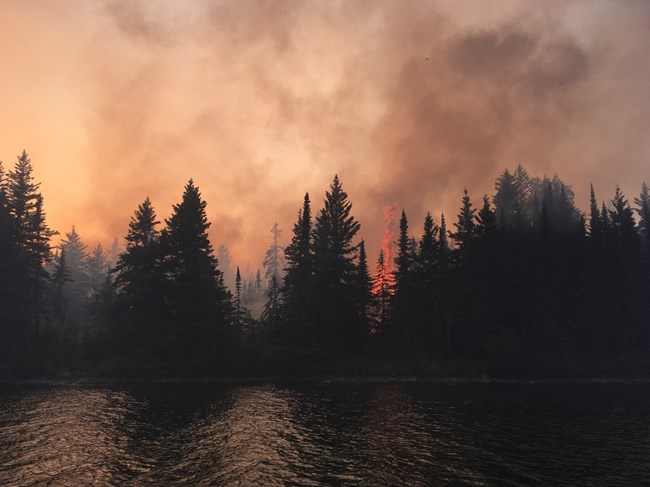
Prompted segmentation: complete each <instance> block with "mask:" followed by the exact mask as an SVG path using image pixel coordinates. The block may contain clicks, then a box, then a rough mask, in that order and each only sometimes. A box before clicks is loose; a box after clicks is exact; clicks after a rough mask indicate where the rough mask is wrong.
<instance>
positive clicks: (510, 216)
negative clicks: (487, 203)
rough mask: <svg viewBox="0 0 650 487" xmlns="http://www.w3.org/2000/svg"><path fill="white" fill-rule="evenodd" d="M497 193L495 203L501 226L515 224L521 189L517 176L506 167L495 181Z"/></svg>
mask: <svg viewBox="0 0 650 487" xmlns="http://www.w3.org/2000/svg"><path fill="white" fill-rule="evenodd" d="M495 188H496V194H495V195H494V205H495V207H496V213H497V215H498V220H499V225H500V226H501V227H504V228H505V227H506V226H511V225H514V224H515V222H516V218H515V213H516V212H517V211H518V209H519V208H520V205H519V191H518V189H517V184H516V182H515V177H514V176H513V175H512V174H511V173H510V171H508V170H507V169H505V170H504V171H503V173H501V175H500V176H499V177H498V178H497V180H496V183H495Z"/></svg>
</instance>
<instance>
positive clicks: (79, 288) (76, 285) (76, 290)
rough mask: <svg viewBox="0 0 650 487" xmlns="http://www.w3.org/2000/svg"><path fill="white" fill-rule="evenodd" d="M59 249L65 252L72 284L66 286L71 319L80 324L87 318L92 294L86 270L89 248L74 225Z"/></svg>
mask: <svg viewBox="0 0 650 487" xmlns="http://www.w3.org/2000/svg"><path fill="white" fill-rule="evenodd" d="M59 248H60V249H61V250H62V251H64V250H65V255H66V264H67V267H68V270H69V272H70V283H69V284H68V285H67V286H66V287H67V289H66V293H67V297H68V301H69V310H70V318H71V319H73V320H74V321H77V322H80V321H82V320H83V318H85V313H84V311H85V308H86V304H87V298H88V296H89V294H90V278H89V276H88V271H87V269H86V261H87V259H88V254H87V252H86V248H87V246H86V244H84V243H83V241H82V240H81V237H80V236H79V234H78V233H77V230H76V228H75V227H74V225H73V226H72V229H71V230H70V231H69V232H66V234H65V238H63V239H62V240H61V243H60V245H59ZM84 321H85V320H84Z"/></svg>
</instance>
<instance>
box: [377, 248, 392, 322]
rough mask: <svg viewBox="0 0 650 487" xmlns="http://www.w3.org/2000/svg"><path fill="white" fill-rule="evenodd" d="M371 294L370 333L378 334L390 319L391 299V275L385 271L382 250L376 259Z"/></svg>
mask: <svg viewBox="0 0 650 487" xmlns="http://www.w3.org/2000/svg"><path fill="white" fill-rule="evenodd" d="M372 294H373V296H374V306H373V313H372V318H373V320H372V321H373V326H372V331H373V332H374V333H379V332H381V331H383V328H384V326H386V324H387V322H388V320H389V318H390V303H391V297H392V283H391V275H390V273H389V272H388V270H387V269H386V262H385V260H384V250H383V249H381V250H380V251H379V258H378V259H377V266H376V268H375V278H374V282H373V289H372Z"/></svg>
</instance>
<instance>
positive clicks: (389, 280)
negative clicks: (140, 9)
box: [372, 203, 397, 295]
mask: <svg viewBox="0 0 650 487" xmlns="http://www.w3.org/2000/svg"><path fill="white" fill-rule="evenodd" d="M396 222H397V209H396V204H395V203H392V204H390V205H386V206H385V207H384V238H383V239H382V242H381V250H382V252H383V253H384V265H383V268H382V269H377V274H376V276H375V279H376V282H375V286H374V288H373V290H372V293H373V294H375V295H378V294H379V293H380V292H381V290H382V288H384V286H387V287H388V290H389V293H391V294H392V293H393V271H394V268H395V262H394V257H395V256H394V252H395V251H394V246H395V227H396Z"/></svg>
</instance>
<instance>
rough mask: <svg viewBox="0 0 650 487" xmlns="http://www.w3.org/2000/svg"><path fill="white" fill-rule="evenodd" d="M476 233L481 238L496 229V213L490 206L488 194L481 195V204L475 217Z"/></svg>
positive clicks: (488, 235) (490, 234) (486, 236)
mask: <svg viewBox="0 0 650 487" xmlns="http://www.w3.org/2000/svg"><path fill="white" fill-rule="evenodd" d="M476 221H477V225H476V233H477V234H478V235H480V236H481V237H483V238H488V237H490V236H492V235H494V233H495V232H496V231H497V215H496V213H495V211H494V210H492V207H491V206H490V199H489V198H488V195H484V196H483V206H482V207H481V209H480V210H479V212H478V216H477V217H476Z"/></svg>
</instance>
